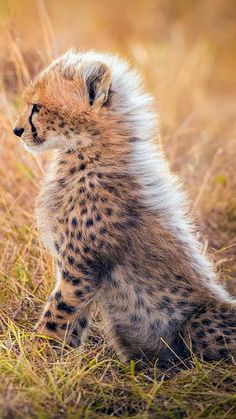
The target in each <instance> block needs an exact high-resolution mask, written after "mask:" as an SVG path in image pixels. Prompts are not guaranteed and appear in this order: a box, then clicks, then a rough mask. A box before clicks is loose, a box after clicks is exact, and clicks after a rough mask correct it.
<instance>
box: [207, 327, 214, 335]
mask: <svg viewBox="0 0 236 419" xmlns="http://www.w3.org/2000/svg"><path fill="white" fill-rule="evenodd" d="M215 332H216V329H214V327H208V329H207V333H210V335H212V334H213V333H215Z"/></svg>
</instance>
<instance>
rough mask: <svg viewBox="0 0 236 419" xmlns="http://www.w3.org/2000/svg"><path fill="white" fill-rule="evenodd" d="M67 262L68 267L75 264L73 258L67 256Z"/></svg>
mask: <svg viewBox="0 0 236 419" xmlns="http://www.w3.org/2000/svg"><path fill="white" fill-rule="evenodd" d="M67 260H68V263H69V264H70V265H73V264H74V262H75V259H74V258H73V256H68V258H67Z"/></svg>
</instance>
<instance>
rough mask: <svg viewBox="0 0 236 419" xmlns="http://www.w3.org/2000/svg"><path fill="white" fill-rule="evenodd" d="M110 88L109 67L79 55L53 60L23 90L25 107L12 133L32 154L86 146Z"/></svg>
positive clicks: (90, 139) (89, 142)
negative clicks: (73, 57)
mask: <svg viewBox="0 0 236 419" xmlns="http://www.w3.org/2000/svg"><path fill="white" fill-rule="evenodd" d="M110 87H111V73H110V69H109V67H108V66H107V65H106V64H105V63H103V62H101V61H95V60H88V59H87V60H86V58H83V57H82V58H81V57H80V56H79V54H78V56H77V60H72V61H71V60H69V59H68V54H65V56H62V57H61V58H60V60H56V61H55V62H54V63H52V64H51V65H50V66H49V67H48V68H47V69H46V70H43V71H42V72H41V73H40V74H39V75H38V76H37V78H36V79H35V80H34V81H33V82H32V83H31V84H30V85H29V86H28V87H27V88H26V89H25V92H24V95H23V100H24V103H25V104H24V107H23V109H22V112H21V114H20V115H19V116H18V118H17V120H16V123H15V126H14V128H13V132H14V134H15V135H16V136H18V137H19V138H20V140H21V142H22V143H23V145H24V147H25V148H26V149H27V150H28V151H30V152H33V153H37V152H41V151H44V150H48V149H61V150H64V151H68V150H76V149H80V148H84V147H89V146H91V145H92V144H93V141H95V140H94V138H93V136H92V130H91V126H92V127H93V131H97V130H96V124H98V122H97V121H98V120H99V118H98V113H99V117H100V115H101V114H102V113H103V112H105V110H104V107H103V105H104V104H105V103H106V101H107V99H108V95H109V91H110Z"/></svg>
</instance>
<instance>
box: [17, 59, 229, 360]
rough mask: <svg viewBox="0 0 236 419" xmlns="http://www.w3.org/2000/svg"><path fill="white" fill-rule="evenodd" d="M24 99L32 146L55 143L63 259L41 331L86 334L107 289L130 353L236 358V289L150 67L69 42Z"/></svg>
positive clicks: (50, 245)
mask: <svg viewBox="0 0 236 419" xmlns="http://www.w3.org/2000/svg"><path fill="white" fill-rule="evenodd" d="M24 102H25V105H24V108H23V111H22V113H21V114H20V115H19V117H18V119H17V121H16V123H15V127H14V133H15V134H16V135H17V136H19V137H21V141H22V142H23V144H24V146H25V148H26V149H27V150H29V151H30V152H41V151H44V150H49V149H53V150H54V151H53V155H52V159H51V162H50V165H49V168H48V171H47V173H46V176H45V178H44V180H43V182H42V189H41V192H40V194H39V197H38V200H37V210H36V215H37V222H38V228H39V231H40V234H41V237H42V240H43V242H44V244H45V246H46V247H47V249H48V250H49V252H50V253H51V255H52V256H53V258H54V260H55V265H56V279H55V286H54V289H53V291H52V293H51V296H50V297H49V300H48V301H47V303H46V304H45V308H44V311H43V314H42V317H41V319H40V321H39V325H38V330H39V332H40V333H42V334H45V335H49V336H50V337H52V338H53V340H56V341H58V340H60V341H64V342H66V343H67V344H68V345H71V346H73V347H76V346H79V345H80V344H81V339H82V336H83V335H84V334H85V331H86V329H87V328H88V323H89V317H90V313H91V310H92V306H93V302H95V301H96V302H97V303H98V304H99V306H100V308H101V311H102V313H103V317H104V320H105V325H106V329H107V334H108V337H109V340H110V342H111V344H112V346H113V347H114V348H115V350H116V351H117V353H118V354H119V356H120V357H121V359H122V360H124V361H128V360H130V359H135V360H137V361H140V362H141V363H142V362H145V360H156V362H158V363H159V365H160V366H161V367H162V366H163V367H165V366H168V365H170V364H172V363H174V362H175V361H176V362H179V361H180V359H181V360H182V359H187V358H188V357H189V356H190V354H191V353H192V352H193V353H195V354H196V355H199V356H201V357H202V359H204V360H220V359H227V360H232V361H233V357H234V356H235V355H236V300H233V299H232V298H231V297H230V296H229V295H228V294H227V292H226V291H225V289H224V288H223V287H222V286H221V285H219V284H218V283H217V280H216V276H215V273H214V271H213V268H212V266H211V263H210V262H209V260H208V258H207V257H206V256H205V255H203V254H202V253H201V245H200V244H199V242H198V240H197V238H196V233H195V231H194V228H193V227H192V225H191V222H190V219H189V216H188V207H187V204H186V197H185V194H184V193H183V191H182V190H181V188H180V186H179V183H178V180H177V179H176V177H175V176H173V175H172V174H171V173H170V171H169V168H168V165H167V163H166V161H165V158H164V157H163V154H162V151H161V150H160V148H159V146H158V144H157V136H158V127H157V121H156V115H155V114H154V112H153V109H152V100H151V98H150V96H148V95H146V94H145V93H144V92H143V90H142V87H141V83H140V79H139V77H138V75H137V74H136V73H135V72H134V71H132V70H130V68H129V66H128V65H127V63H126V62H124V61H123V60H121V59H119V58H117V57H116V56H112V55H109V54H100V53H95V52H85V53H77V52H75V51H69V52H67V53H66V54H65V55H63V56H62V57H60V58H58V59H57V60H55V61H54V62H53V63H52V64H51V65H50V66H49V67H48V68H46V69H45V70H44V71H42V72H41V73H40V74H39V75H38V77H37V78H36V79H35V80H34V81H33V82H32V83H31V84H30V85H29V86H28V87H27V88H26V90H25V93H24Z"/></svg>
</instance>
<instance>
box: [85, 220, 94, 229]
mask: <svg viewBox="0 0 236 419" xmlns="http://www.w3.org/2000/svg"><path fill="white" fill-rule="evenodd" d="M92 226H93V220H92V218H89V219H88V220H87V221H86V227H92Z"/></svg>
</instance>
